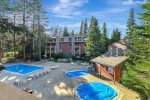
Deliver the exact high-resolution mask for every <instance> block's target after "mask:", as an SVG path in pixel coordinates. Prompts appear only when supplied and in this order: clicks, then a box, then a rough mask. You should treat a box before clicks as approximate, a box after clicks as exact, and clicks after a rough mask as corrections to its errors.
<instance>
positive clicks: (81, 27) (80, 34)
mask: <svg viewBox="0 0 150 100" xmlns="http://www.w3.org/2000/svg"><path fill="white" fill-rule="evenodd" d="M82 35H83V21H82V22H81V26H80V32H79V36H82Z"/></svg>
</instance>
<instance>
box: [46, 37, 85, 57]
mask: <svg viewBox="0 0 150 100" xmlns="http://www.w3.org/2000/svg"><path fill="white" fill-rule="evenodd" d="M85 46H86V36H69V37H62V36H61V37H60V36H56V37H51V38H50V39H49V40H48V42H47V48H46V51H45V52H46V54H47V55H48V57H50V58H51V56H52V54H58V53H62V54H64V55H65V56H67V57H72V56H76V55H79V56H81V55H83V54H85Z"/></svg>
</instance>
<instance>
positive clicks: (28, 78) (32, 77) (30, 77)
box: [27, 74, 36, 80]
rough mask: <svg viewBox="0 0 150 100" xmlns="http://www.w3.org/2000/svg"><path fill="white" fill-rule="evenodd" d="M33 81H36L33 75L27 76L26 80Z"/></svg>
mask: <svg viewBox="0 0 150 100" xmlns="http://www.w3.org/2000/svg"><path fill="white" fill-rule="evenodd" d="M35 79H36V77H35V75H34V74H31V75H28V76H27V80H35Z"/></svg>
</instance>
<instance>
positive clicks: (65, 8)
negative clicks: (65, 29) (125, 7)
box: [52, 0, 88, 18]
mask: <svg viewBox="0 0 150 100" xmlns="http://www.w3.org/2000/svg"><path fill="white" fill-rule="evenodd" d="M87 2H88V0H59V2H58V4H56V5H54V7H53V8H52V12H53V13H54V14H55V16H56V17H62V18H73V17H74V16H77V15H81V14H82V12H81V11H80V10H79V8H80V7H81V6H83V5H84V4H85V3H87Z"/></svg>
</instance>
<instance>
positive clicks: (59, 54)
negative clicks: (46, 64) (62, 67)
mask: <svg viewBox="0 0 150 100" xmlns="http://www.w3.org/2000/svg"><path fill="white" fill-rule="evenodd" d="M51 57H52V58H54V60H58V59H59V58H66V56H65V55H64V54H63V53H58V54H52V55H51Z"/></svg>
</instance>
